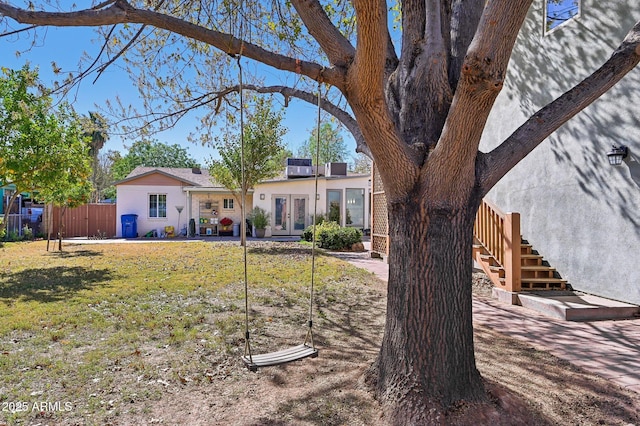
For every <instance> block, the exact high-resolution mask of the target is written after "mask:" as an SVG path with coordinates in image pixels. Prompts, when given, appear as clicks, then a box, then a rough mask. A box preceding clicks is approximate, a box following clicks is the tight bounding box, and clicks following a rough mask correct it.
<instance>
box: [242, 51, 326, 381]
mask: <svg viewBox="0 0 640 426" xmlns="http://www.w3.org/2000/svg"><path fill="white" fill-rule="evenodd" d="M241 57H242V48H241V49H240V55H238V56H237V61H238V73H239V77H238V80H239V92H240V141H241V142H240V162H241V174H242V193H243V197H242V231H241V232H243V233H244V232H245V229H244V227H245V226H246V222H245V212H246V195H245V194H246V189H247V188H246V178H245V159H244V154H245V149H244V129H243V127H244V118H243V117H244V115H243V110H244V104H243V95H242V90H243V88H242V84H243V83H242V65H241V63H240V59H241ZM320 111H321V94H320V81H318V132H317V134H318V135H317V136H318V137H317V141H316V154H315V156H316V168H315V194H316V195H315V197H314V207H313V245H312V249H311V284H310V291H309V319H308V322H307V334H306V337H305V339H304V342H303V343H302V344H301V345H297V346H293V347H290V348H287V349H283V350H280V351H277V352H269V353H264V354H258V355H255V354H253V351H252V350H251V339H250V333H249V284H248V279H247V276H248V274H247V244H246V243H245V244H244V256H243V260H244V302H245V303H244V312H245V316H244V318H245V328H244V335H245V343H244V355H243V356H242V361H243V362H244V364H245V365H246V366H247V368H249V370H251V371H258V368H261V367H269V366H274V365H280V364H287V363H289V362H293V361H297V360H300V359H304V358H309V357H311V358H315V357H317V356H318V350H317V349H316V348H315V344H314V342H313V299H314V285H315V270H316V262H315V260H316V215H317V211H318V167H317V165H318V160H319V156H320V131H319V130H320Z"/></svg>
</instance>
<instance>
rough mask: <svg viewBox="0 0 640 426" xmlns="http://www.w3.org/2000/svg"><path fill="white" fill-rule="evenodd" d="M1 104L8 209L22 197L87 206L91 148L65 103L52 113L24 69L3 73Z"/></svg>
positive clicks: (0, 156) (0, 176) (0, 174)
mask: <svg viewBox="0 0 640 426" xmlns="http://www.w3.org/2000/svg"><path fill="white" fill-rule="evenodd" d="M0 98H1V99H2V101H1V103H0V182H2V184H8V183H11V184H13V185H15V188H16V191H15V193H14V194H13V196H12V198H11V200H10V202H9V206H11V205H12V204H13V202H14V201H15V199H16V198H17V196H18V195H20V193H22V192H37V193H39V195H38V197H39V198H40V199H42V200H44V201H46V202H53V203H55V204H59V205H63V204H67V205H68V204H76V203H83V202H86V201H87V200H88V195H89V193H88V192H87V191H90V190H91V183H90V181H89V176H90V173H91V166H90V162H89V157H88V155H87V152H88V148H89V146H88V143H87V141H86V140H85V139H84V134H83V129H82V126H81V123H80V119H79V118H78V117H77V116H76V115H75V113H74V112H73V110H72V109H71V108H70V107H69V106H68V105H66V104H64V103H63V104H61V105H60V106H59V107H58V109H57V110H54V108H53V106H52V101H51V97H50V96H49V95H48V93H47V91H46V90H44V89H42V88H41V87H40V86H39V84H38V73H37V72H36V71H32V70H30V69H29V68H27V67H25V68H23V69H21V70H18V71H15V70H9V69H6V68H4V69H2V77H0ZM9 210H10V209H7V213H8V211H9ZM4 223H6V220H5V221H3V224H4ZM0 226H4V225H0Z"/></svg>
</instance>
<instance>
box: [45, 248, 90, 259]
mask: <svg viewBox="0 0 640 426" xmlns="http://www.w3.org/2000/svg"><path fill="white" fill-rule="evenodd" d="M49 255H50V256H52V257H56V258H59V259H71V258H74V257H98V256H102V253H100V252H99V251H94V250H76V251H54V252H51V253H49Z"/></svg>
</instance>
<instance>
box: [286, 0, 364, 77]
mask: <svg viewBox="0 0 640 426" xmlns="http://www.w3.org/2000/svg"><path fill="white" fill-rule="evenodd" d="M291 3H292V4H293V7H295V9H296V11H297V12H298V15H300V18H301V19H302V22H304V24H305V26H306V27H307V29H308V30H309V33H310V34H311V36H312V37H313V38H314V39H316V41H317V42H318V44H320V48H321V49H322V50H323V51H324V52H325V53H326V54H327V57H328V58H329V62H330V63H331V64H332V65H335V66H338V67H341V68H346V67H347V66H348V65H349V64H350V63H351V61H352V60H353V57H354V55H355V49H354V47H353V46H352V45H351V43H350V42H349V40H347V39H346V38H345V37H344V36H343V35H342V34H341V33H340V31H338V29H337V28H336V27H335V25H333V24H332V23H331V21H330V20H329V17H328V16H327V14H326V13H325V11H324V9H323V8H322V6H321V5H320V3H319V2H318V1H317V0H292V2H291Z"/></svg>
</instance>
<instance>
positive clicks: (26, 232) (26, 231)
mask: <svg viewBox="0 0 640 426" xmlns="http://www.w3.org/2000/svg"><path fill="white" fill-rule="evenodd" d="M22 238H24V239H25V240H33V230H32V229H31V228H29V227H28V226H27V225H25V226H24V227H23V228H22Z"/></svg>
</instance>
